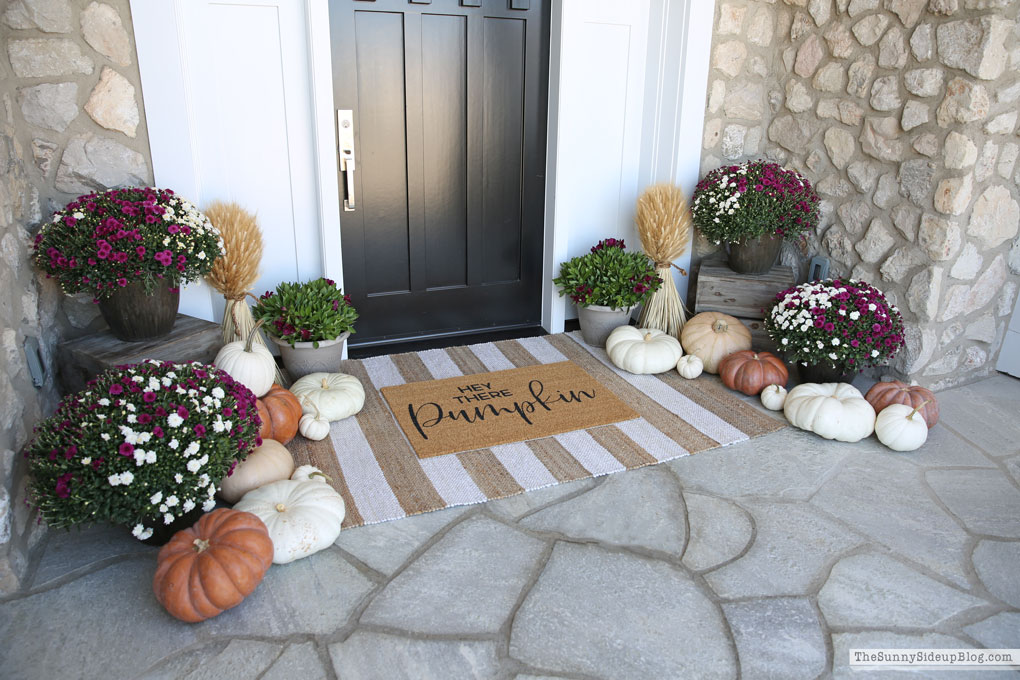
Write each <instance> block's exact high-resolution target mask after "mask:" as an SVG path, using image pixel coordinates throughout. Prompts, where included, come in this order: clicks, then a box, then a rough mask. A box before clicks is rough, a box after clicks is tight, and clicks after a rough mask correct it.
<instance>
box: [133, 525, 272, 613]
mask: <svg viewBox="0 0 1020 680" xmlns="http://www.w3.org/2000/svg"><path fill="white" fill-rule="evenodd" d="M156 562H157V566H156V575H155V576H153V577H152V590H153V592H154V593H155V594H156V599H157V600H159V603H160V604H161V605H163V607H164V608H165V609H166V610H167V611H168V612H170V615H171V616H173V617H175V618H178V619H180V620H181V621H186V622H188V623H198V622H199V621H205V620H206V619H210V618H212V617H214V616H216V615H218V614H221V613H222V612H223V611H225V610H227V609H230V608H231V607H236V606H237V605H239V604H241V602H242V601H243V600H244V598H246V597H248V595H250V594H251V593H252V592H253V591H254V590H255V587H256V586H258V584H259V583H261V582H262V577H263V576H264V575H265V573H266V570H267V569H269V567H270V565H272V563H273V541H272V540H271V539H270V538H269V531H268V530H267V529H266V525H265V524H263V523H262V520H260V519H259V518H258V517H256V516H255V515H253V514H251V513H250V512H240V511H238V510H228V509H227V508H220V509H218V510H213V511H212V512H210V513H208V514H206V515H202V517H201V519H199V520H198V522H196V523H195V525H194V526H193V527H191V528H189V529H184V530H183V531H178V532H177V533H176V534H174V537H173V538H171V539H170V542H169V543H167V544H166V545H164V546H163V547H162V548H160V550H159V555H158V556H157V557H156Z"/></svg>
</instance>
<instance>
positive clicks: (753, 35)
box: [695, 0, 1020, 388]
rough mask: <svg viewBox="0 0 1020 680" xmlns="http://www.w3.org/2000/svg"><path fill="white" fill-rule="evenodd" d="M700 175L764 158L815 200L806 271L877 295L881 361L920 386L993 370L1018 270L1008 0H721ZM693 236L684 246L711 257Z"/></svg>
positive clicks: (1019, 82)
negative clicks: (891, 330)
mask: <svg viewBox="0 0 1020 680" xmlns="http://www.w3.org/2000/svg"><path fill="white" fill-rule="evenodd" d="M716 11H717V16H716V29H715V35H714V40H713V47H712V49H713V54H712V67H711V73H710V76H709V96H708V102H707V109H708V111H707V116H706V124H705V135H704V144H703V147H704V151H703V155H702V171H703V172H707V171H708V170H711V169H713V168H715V167H718V166H719V165H721V164H723V163H726V162H732V161H739V160H743V159H748V158H755V157H760V156H765V157H768V158H770V159H773V160H775V161H778V162H780V163H783V164H785V165H787V166H788V167H792V168H795V169H797V170H799V171H800V172H802V173H804V174H805V175H806V176H807V177H808V178H810V179H811V181H812V182H813V183H814V184H815V187H816V189H817V190H818V193H819V194H820V196H821V197H822V199H823V211H822V213H823V217H822V221H821V224H820V226H819V229H818V232H817V234H812V235H811V236H809V238H808V239H807V240H806V241H805V242H804V243H802V244H800V246H799V247H793V246H791V245H789V244H787V245H786V246H785V248H784V253H783V261H784V262H786V263H790V264H794V265H797V266H798V267H799V271H800V274H801V276H802V277H804V276H805V275H806V264H805V263H806V260H807V258H808V257H809V256H811V255H814V254H822V255H825V256H828V257H829V258H831V261H832V270H831V271H832V272H833V273H834V274H837V275H841V276H846V275H851V276H854V277H856V278H861V279H864V280H866V281H868V282H870V283H872V284H873V285H875V286H876V287H878V288H880V289H882V290H884V291H885V292H886V293H887V295H888V296H889V297H890V298H891V299H892V301H893V302H894V303H895V304H896V305H897V306H898V307H899V308H900V310H901V312H902V313H903V316H904V320H905V322H906V324H907V328H908V330H907V340H908V343H907V347H906V348H905V350H904V351H901V353H900V355H899V356H898V357H897V359H896V360H895V361H894V364H893V366H892V367H891V368H892V370H893V372H895V373H897V374H898V375H899V376H901V377H906V378H909V379H912V380H916V381H918V382H920V383H922V384H927V385H932V386H934V387H936V388H940V387H946V386H948V385H952V384H959V383H962V382H967V381H971V380H974V379H976V378H978V377H981V376H984V375H987V374H988V373H990V372H991V371H992V370H993V368H994V365H995V359H996V356H997V355H998V351H999V349H1000V346H1001V343H1002V339H1003V336H1004V333H1005V327H1006V325H1007V323H1008V320H1009V315H1010V313H1011V312H1012V309H1013V301H1014V297H1015V295H1016V291H1017V282H1018V276H1017V274H1020V240H1018V239H1017V238H1016V237H1017V225H1018V222H1020V206H1018V204H1017V197H1018V190H1017V184H1018V182H1020V172H1018V167H1017V156H1018V151H1020V146H1018V142H1020V140H1018V139H1017V136H1016V130H1017V102H1018V100H1020V77H1018V67H1020V47H1018V46H1017V45H1018V27H1017V14H1018V7H1017V2H1016V0H930V1H929V0H778V1H777V0H719V2H718V3H717V8H716ZM711 252H712V248H711V247H710V245H709V244H708V243H707V242H706V241H704V240H703V239H702V240H699V241H698V242H697V243H696V247H695V256H696V258H699V259H700V258H702V257H705V256H706V255H709V254H711Z"/></svg>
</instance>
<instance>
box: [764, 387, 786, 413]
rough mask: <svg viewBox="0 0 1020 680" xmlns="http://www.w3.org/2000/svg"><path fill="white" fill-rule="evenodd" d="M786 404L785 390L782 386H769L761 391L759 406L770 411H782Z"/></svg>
mask: <svg viewBox="0 0 1020 680" xmlns="http://www.w3.org/2000/svg"><path fill="white" fill-rule="evenodd" d="M785 403H786V388H785V387H783V386H782V385H769V386H768V387H766V388H765V389H763V390H762V391H761V405H762V406H764V407H765V408H767V409H768V410H770V411H782V410H783V404H785Z"/></svg>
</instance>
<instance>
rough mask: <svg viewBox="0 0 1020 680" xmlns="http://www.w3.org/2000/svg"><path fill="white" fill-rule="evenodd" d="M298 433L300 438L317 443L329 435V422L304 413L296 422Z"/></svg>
mask: <svg viewBox="0 0 1020 680" xmlns="http://www.w3.org/2000/svg"><path fill="white" fill-rule="evenodd" d="M298 432H300V433H301V436H302V437H305V438H306V439H311V440H312V441H313V442H319V441H322V440H323V439H325V438H326V437H327V436H328V435H329V421H328V420H326V419H325V418H320V417H319V416H318V415H313V414H311V413H306V414H304V415H303V416H301V420H299V421H298Z"/></svg>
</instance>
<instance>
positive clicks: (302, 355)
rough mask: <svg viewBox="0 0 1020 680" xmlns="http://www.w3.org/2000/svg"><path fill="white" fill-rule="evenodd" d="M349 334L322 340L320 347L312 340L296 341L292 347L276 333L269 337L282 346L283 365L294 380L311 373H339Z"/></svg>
mask: <svg viewBox="0 0 1020 680" xmlns="http://www.w3.org/2000/svg"><path fill="white" fill-rule="evenodd" d="M349 335H350V333H344V334H343V335H341V336H340V337H338V338H337V339H336V340H320V341H319V346H318V348H316V347H315V346H314V344H313V343H311V342H296V343H294V346H293V347H291V346H290V345H289V344H287V343H286V342H285V341H283V340H281V339H280V338H278V337H276V336H275V335H271V336H269V337H271V338H272V339H273V342H275V343H276V344H277V346H278V347H279V348H280V356H281V357H283V367H284V368H286V369H287V373H289V374H290V377H291V379H292V380H297V379H298V378H300V377H302V376H306V375H308V374H309V373H339V372H340V362H341V361H342V360H343V355H344V343H345V342H346V341H347V337H348V336H349Z"/></svg>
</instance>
